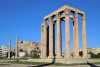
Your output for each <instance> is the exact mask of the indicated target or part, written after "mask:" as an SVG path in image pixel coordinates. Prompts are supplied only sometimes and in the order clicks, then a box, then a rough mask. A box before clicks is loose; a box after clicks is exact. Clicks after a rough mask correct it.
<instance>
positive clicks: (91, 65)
mask: <svg viewBox="0 0 100 67" xmlns="http://www.w3.org/2000/svg"><path fill="white" fill-rule="evenodd" d="M87 64H88V65H89V66H90V67H100V66H97V65H95V64H93V63H87Z"/></svg>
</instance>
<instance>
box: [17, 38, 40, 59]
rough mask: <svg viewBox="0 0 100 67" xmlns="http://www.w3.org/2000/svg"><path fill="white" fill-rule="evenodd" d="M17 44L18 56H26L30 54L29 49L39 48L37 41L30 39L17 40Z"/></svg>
mask: <svg viewBox="0 0 100 67" xmlns="http://www.w3.org/2000/svg"><path fill="white" fill-rule="evenodd" d="M16 45H18V56H19V58H21V57H24V56H27V57H30V56H31V51H32V50H34V49H36V48H40V45H39V43H36V42H32V41H20V40H18V42H17V44H16Z"/></svg>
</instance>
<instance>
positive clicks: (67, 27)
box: [64, 9, 70, 59]
mask: <svg viewBox="0 0 100 67" xmlns="http://www.w3.org/2000/svg"><path fill="white" fill-rule="evenodd" d="M69 13H70V10H68V9H65V46H66V47H65V56H64V57H65V58H67V59H68V58H69V57H70V50H69V49H70V17H69Z"/></svg>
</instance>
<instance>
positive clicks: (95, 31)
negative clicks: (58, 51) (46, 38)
mask: <svg viewBox="0 0 100 67" xmlns="http://www.w3.org/2000/svg"><path fill="white" fill-rule="evenodd" d="M63 5H70V6H72V7H76V8H79V9H81V10H83V11H85V12H86V31H87V46H88V47H89V48H90V47H94V48H98V47H100V23H99V22H100V20H99V18H100V1H99V0H0V44H7V43H8V42H9V40H11V41H12V45H13V46H14V44H15V40H16V37H17V36H18V37H19V39H21V40H32V41H36V42H39V41H40V30H41V29H40V25H41V23H42V21H43V17H44V16H45V15H48V14H49V13H51V12H52V11H54V10H56V9H57V8H59V7H61V6H63ZM63 35H64V34H63ZM63 37H64V36H63ZM80 42H81V41H80ZM71 43H72V42H71ZM63 44H64V43H63Z"/></svg>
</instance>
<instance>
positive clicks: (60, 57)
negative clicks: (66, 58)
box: [55, 55, 63, 59]
mask: <svg viewBox="0 0 100 67" xmlns="http://www.w3.org/2000/svg"><path fill="white" fill-rule="evenodd" d="M55 58H57V59H62V58H63V57H62V56H61V55H60V56H59V55H58V56H56V57H55Z"/></svg>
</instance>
